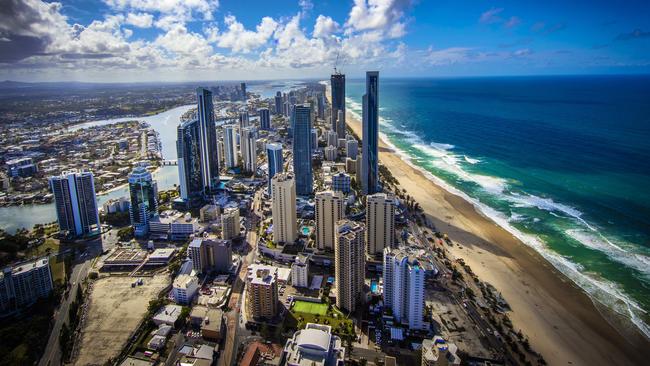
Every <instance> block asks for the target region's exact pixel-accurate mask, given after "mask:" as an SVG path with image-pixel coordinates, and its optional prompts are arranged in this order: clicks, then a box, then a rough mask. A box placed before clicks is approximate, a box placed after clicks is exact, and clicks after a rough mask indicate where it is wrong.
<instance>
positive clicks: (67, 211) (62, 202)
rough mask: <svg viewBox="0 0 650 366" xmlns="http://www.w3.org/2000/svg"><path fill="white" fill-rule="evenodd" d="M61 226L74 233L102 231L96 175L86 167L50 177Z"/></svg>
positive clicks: (93, 233) (76, 234) (75, 234)
mask: <svg viewBox="0 0 650 366" xmlns="http://www.w3.org/2000/svg"><path fill="white" fill-rule="evenodd" d="M49 183H50V189H51V190H52V193H53V194H54V207H55V208H56V217H57V220H58V222H59V230H61V231H62V232H67V233H69V234H71V235H74V236H84V235H97V234H99V233H100V230H101V226H100V224H99V213H98V211H97V198H96V196H95V179H94V178H93V173H91V172H85V171H69V172H64V173H63V174H61V175H60V176H55V177H50V179H49Z"/></svg>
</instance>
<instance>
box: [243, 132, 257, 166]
mask: <svg viewBox="0 0 650 366" xmlns="http://www.w3.org/2000/svg"><path fill="white" fill-rule="evenodd" d="M255 135H256V133H255V129H253V128H251V127H245V128H243V129H242V130H241V136H240V139H239V140H240V145H241V156H242V160H243V163H244V164H243V169H244V171H245V172H247V173H251V174H255V172H256V171H257V142H256V138H255Z"/></svg>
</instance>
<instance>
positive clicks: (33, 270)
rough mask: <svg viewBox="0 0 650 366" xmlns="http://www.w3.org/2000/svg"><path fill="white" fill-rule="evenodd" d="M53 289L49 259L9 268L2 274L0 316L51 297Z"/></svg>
mask: <svg viewBox="0 0 650 366" xmlns="http://www.w3.org/2000/svg"><path fill="white" fill-rule="evenodd" d="M52 289H53V285H52V273H51V272H50V262H49V259H48V258H47V257H45V258H41V259H37V260H35V261H31V262H26V263H20V264H16V265H14V266H13V267H7V268H5V269H4V270H2V272H0V314H4V313H11V312H13V311H15V310H17V309H19V308H21V307H24V306H28V305H31V304H33V303H34V302H35V301H36V300H38V299H39V298H44V297H47V296H49V295H50V293H51V292H52Z"/></svg>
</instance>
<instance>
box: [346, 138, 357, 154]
mask: <svg viewBox="0 0 650 366" xmlns="http://www.w3.org/2000/svg"><path fill="white" fill-rule="evenodd" d="M358 153H359V142H358V141H357V140H356V139H355V138H354V137H352V138H351V139H350V138H348V140H347V141H346V142H345V154H346V155H347V157H348V158H350V159H356V158H357V154H358Z"/></svg>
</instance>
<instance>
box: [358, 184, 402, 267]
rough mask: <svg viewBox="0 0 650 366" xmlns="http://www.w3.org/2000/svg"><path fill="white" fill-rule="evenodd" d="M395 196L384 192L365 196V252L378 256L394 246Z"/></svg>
mask: <svg viewBox="0 0 650 366" xmlns="http://www.w3.org/2000/svg"><path fill="white" fill-rule="evenodd" d="M396 206H397V201H396V200H395V197H393V196H391V195H387V194H386V193H375V194H373V195H370V196H366V227H367V228H368V230H367V231H366V253H367V254H368V255H369V256H371V257H372V256H379V255H381V253H383V251H384V248H392V247H394V246H395V207H396Z"/></svg>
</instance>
